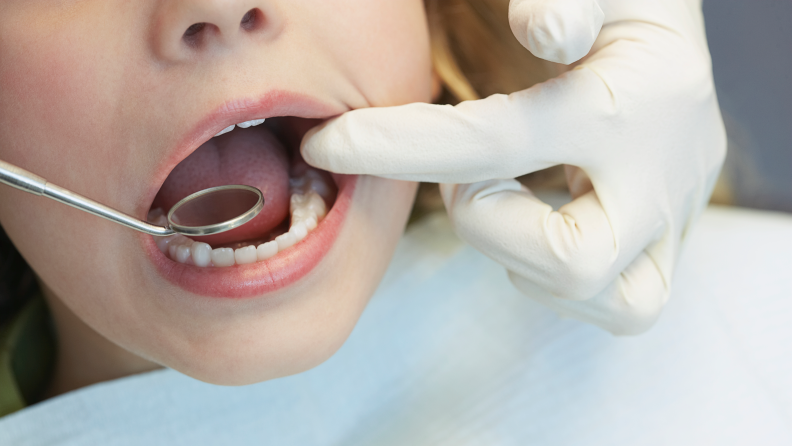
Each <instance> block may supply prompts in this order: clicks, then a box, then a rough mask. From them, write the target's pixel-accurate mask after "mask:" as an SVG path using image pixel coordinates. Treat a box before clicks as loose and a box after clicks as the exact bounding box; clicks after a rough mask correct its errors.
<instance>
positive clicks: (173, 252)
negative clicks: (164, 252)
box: [168, 234, 191, 260]
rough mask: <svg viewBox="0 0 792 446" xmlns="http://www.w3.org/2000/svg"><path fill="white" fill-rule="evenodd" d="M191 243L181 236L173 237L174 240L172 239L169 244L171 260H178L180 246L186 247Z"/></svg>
mask: <svg viewBox="0 0 792 446" xmlns="http://www.w3.org/2000/svg"><path fill="white" fill-rule="evenodd" d="M190 241H191V240H190V239H188V238H187V237H185V236H183V235H181V234H176V235H175V236H173V239H171V241H170V243H168V254H169V255H170V258H171V260H177V258H178V257H177V254H178V251H177V250H178V248H179V246H182V245H186V244H188V243H189V242H190Z"/></svg>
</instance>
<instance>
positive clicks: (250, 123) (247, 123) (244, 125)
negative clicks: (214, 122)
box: [215, 119, 265, 136]
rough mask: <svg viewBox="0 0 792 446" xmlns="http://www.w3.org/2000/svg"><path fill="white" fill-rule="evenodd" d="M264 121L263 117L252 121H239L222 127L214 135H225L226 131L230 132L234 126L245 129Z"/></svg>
mask: <svg viewBox="0 0 792 446" xmlns="http://www.w3.org/2000/svg"><path fill="white" fill-rule="evenodd" d="M264 121H265V120H264V119H254V120H252V121H245V122H240V123H239V124H236V126H235V125H234V124H231V125H229V126H228V127H226V128H224V129H223V130H222V131H221V132H220V133H218V134H217V135H215V136H220V135H225V134H226V133H228V132H230V131H231V130H234V127H239V128H241V129H246V128H248V127H254V126H257V125H259V124H263V123H264Z"/></svg>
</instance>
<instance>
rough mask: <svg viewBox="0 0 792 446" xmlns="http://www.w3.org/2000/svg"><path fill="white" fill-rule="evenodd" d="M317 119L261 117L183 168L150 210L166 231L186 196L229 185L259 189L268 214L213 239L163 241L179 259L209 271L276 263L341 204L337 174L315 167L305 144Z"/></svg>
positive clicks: (224, 135) (227, 133) (223, 136)
mask: <svg viewBox="0 0 792 446" xmlns="http://www.w3.org/2000/svg"><path fill="white" fill-rule="evenodd" d="M315 124H316V122H315V121H314V120H308V119H303V118H295V117H283V118H270V119H268V120H264V119H257V120H254V121H248V122H244V123H240V124H237V125H235V126H231V127H228V128H226V129H224V130H223V131H222V132H221V133H220V134H218V135H216V136H215V137H213V138H212V139H210V140H209V141H207V142H205V143H204V144H202V145H201V146H200V147H198V149H196V150H195V151H194V152H193V153H192V154H190V156H188V157H187V158H185V159H184V160H183V161H182V162H181V163H179V164H178V165H177V166H176V167H175V168H174V169H173V171H172V172H171V173H170V175H169V176H168V178H166V180H165V182H164V183H163V185H162V187H161V188H160V190H159V192H158V193H157V196H156V197H155V199H154V202H153V204H152V208H151V210H149V216H148V217H149V221H150V222H151V223H154V224H157V225H161V226H166V225H167V219H166V217H165V213H166V211H167V209H170V208H171V207H172V206H173V205H175V204H176V203H177V202H179V201H180V200H181V199H182V198H184V197H186V196H188V195H190V194H193V193H195V192H198V191H200V190H203V189H206V188H210V187H215V186H223V185H226V184H244V185H248V186H253V187H256V188H258V189H259V190H261V191H262V193H263V195H264V202H265V210H264V212H262V213H261V214H259V215H258V216H257V217H256V218H255V219H253V220H252V221H250V222H249V223H247V224H246V225H244V226H242V227H239V228H236V229H233V230H231V231H228V232H225V233H222V234H217V235H212V236H205V237H192V238H188V237H185V236H183V235H173V236H170V237H155V242H156V243H157V247H158V248H159V249H160V251H162V253H163V254H165V255H167V256H169V258H170V259H171V260H173V261H176V262H179V263H183V264H186V265H195V266H198V267H202V268H210V267H231V266H234V265H247V264H251V263H255V262H257V261H264V260H268V259H270V258H272V257H275V255H277V254H278V253H279V252H283V251H285V250H286V249H289V248H291V247H292V246H294V245H295V244H297V243H299V242H301V241H302V240H304V239H305V238H306V237H307V236H308V233H310V232H311V231H313V230H314V229H316V228H317V226H318V224H319V222H321V221H322V219H324V217H325V216H326V215H327V210H328V209H329V208H331V207H332V205H333V203H334V202H335V198H336V194H337V191H338V190H337V187H336V185H335V182H334V181H333V178H332V177H331V176H330V174H329V173H327V172H324V171H321V170H318V169H314V168H312V167H310V166H308V165H307V164H306V163H305V161H303V160H302V158H301V157H300V154H299V151H298V150H297V148H299V143H300V141H301V139H302V136H303V135H304V134H305V132H306V131H307V130H308V129H310V128H311V127H313V126H314V125H315Z"/></svg>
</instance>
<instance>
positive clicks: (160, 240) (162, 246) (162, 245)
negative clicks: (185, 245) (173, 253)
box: [154, 235, 176, 254]
mask: <svg viewBox="0 0 792 446" xmlns="http://www.w3.org/2000/svg"><path fill="white" fill-rule="evenodd" d="M175 238H176V236H175V235H169V236H167V237H154V243H156V244H157V248H159V250H160V251H162V253H163V254H168V253H169V252H168V245H169V244H170V243H171V242H172V241H173V239H175Z"/></svg>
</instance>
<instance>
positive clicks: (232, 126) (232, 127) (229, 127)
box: [215, 124, 234, 136]
mask: <svg viewBox="0 0 792 446" xmlns="http://www.w3.org/2000/svg"><path fill="white" fill-rule="evenodd" d="M231 130H234V124H231V125H229V126H228V127H226V128H224V129H223V130H222V131H221V132H220V133H218V134H217V135H215V136H220V135H225V134H226V133H228V132H230V131H231Z"/></svg>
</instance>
